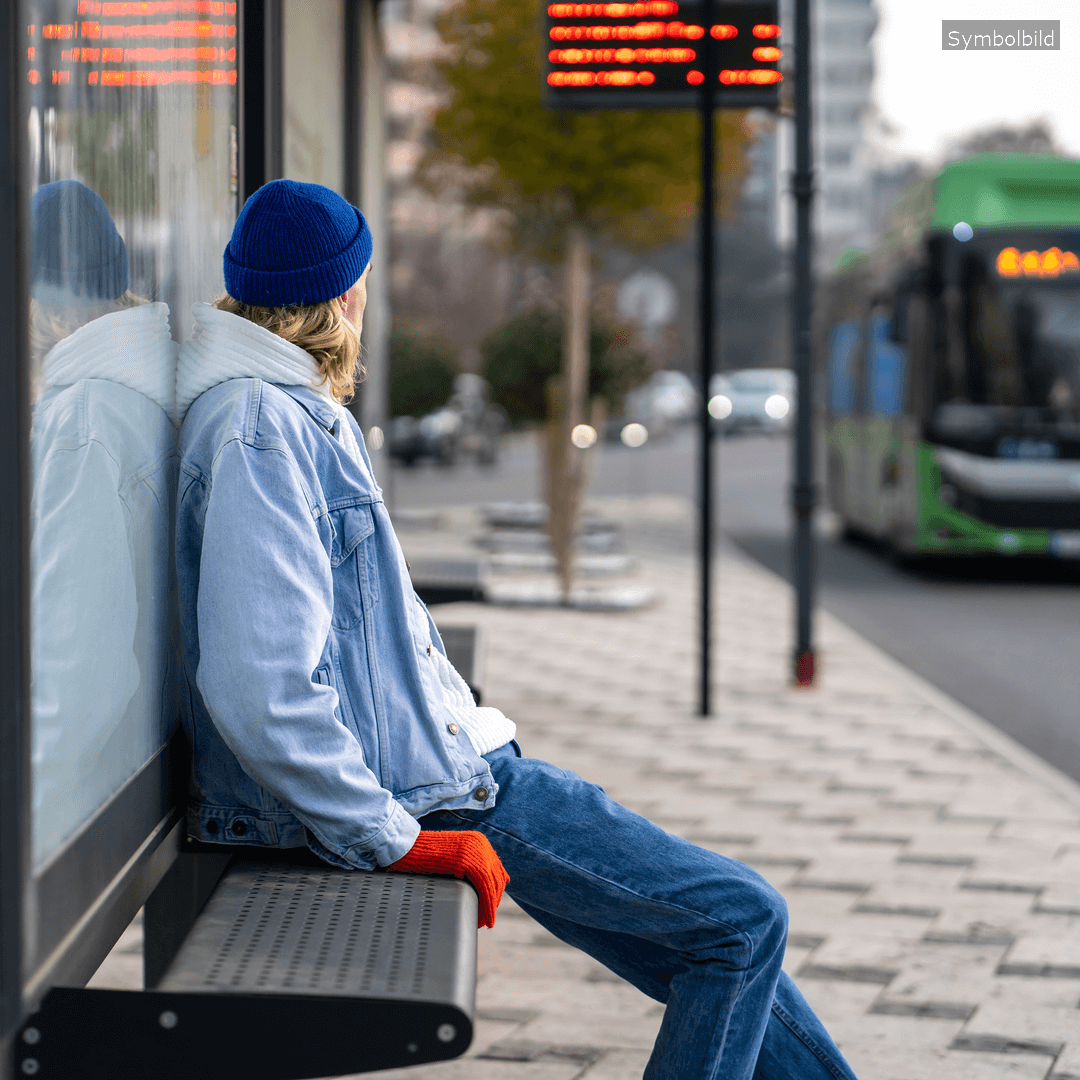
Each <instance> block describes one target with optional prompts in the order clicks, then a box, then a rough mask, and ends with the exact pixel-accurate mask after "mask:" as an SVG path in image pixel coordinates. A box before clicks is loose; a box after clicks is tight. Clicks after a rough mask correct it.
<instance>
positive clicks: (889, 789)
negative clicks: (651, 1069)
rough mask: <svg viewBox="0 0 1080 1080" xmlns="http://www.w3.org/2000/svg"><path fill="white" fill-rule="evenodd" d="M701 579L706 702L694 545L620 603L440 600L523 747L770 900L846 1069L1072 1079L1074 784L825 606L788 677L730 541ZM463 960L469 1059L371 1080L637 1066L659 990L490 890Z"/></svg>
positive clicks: (1076, 884) (772, 615) (791, 957)
mask: <svg viewBox="0 0 1080 1080" xmlns="http://www.w3.org/2000/svg"><path fill="white" fill-rule="evenodd" d="M403 540H404V543H405V547H406V551H407V552H411V551H424V550H425V549H428V550H431V549H432V548H433V547H434V546H437V545H442V546H443V548H444V549H445V546H446V545H447V543H448V542H449V538H448V537H447V535H446V534H445V533H443V535H441V536H431V535H429V536H419V535H410V534H409V533H407V532H406V533H405V534H404V536H403ZM718 571H719V572H718V578H719V582H718V591H717V599H718V615H717V632H716V642H717V652H718V663H717V668H716V705H717V716H716V717H715V718H713V719H710V720H701V719H699V718H697V717H696V716H694V715H693V708H694V692H695V691H694V688H695V686H696V682H695V656H696V646H695V606H694V605H695V600H694V595H695V594H694V567H693V564H692V562H691V560H690V559H689V558H687V559H682V560H680V559H675V558H666V559H661V558H650V557H649V556H648V555H647V554H646V556H645V557H644V558H643V559H642V560H641V566H640V569H639V572H638V574H637V575H636V577H635V580H636V581H638V582H644V583H648V584H651V585H653V586H655V588H656V590H657V594H658V598H659V599H658V602H657V603H656V604H655V605H654V606H653V607H651V608H649V609H648V610H644V611H640V612H637V613H634V614H618V615H612V614H597V613H591V612H573V611H565V610H531V611H530V610H522V609H511V608H504V609H499V608H492V607H487V606H482V605H473V604H455V605H445V606H440V607H439V608H438V609H437V610H436V614H437V618H438V621H439V622H440V623H441V624H444V625H450V624H455V623H457V624H475V625H478V626H480V627H481V628H482V630H483V632H484V638H485V641H486V665H485V672H484V676H483V685H484V690H485V700H486V701H487V702H488V703H490V704H494V705H497V706H498V707H500V708H501V709H503V710H504V711H505V712H506V713H507V714H508V715H509V716H511V717H512V718H513V719H514V720H515V721H516V722H517V724H518V730H519V740H520V742H521V744H522V746H523V749H524V751H525V753H526V754H528V755H530V756H534V757H542V758H546V759H547V760H549V761H552V762H554V763H555V764H557V765H560V766H562V767H565V768H568V769H573V770H574V771H576V772H578V773H581V774H582V775H584V776H585V777H587V778H588V779H590V780H593V781H595V782H596V783H599V784H601V785H602V786H603V787H604V788H605V790H606V791H607V792H608V793H609V794H610V795H612V796H613V797H614V798H616V799H618V800H619V801H621V802H622V803H624V804H625V805H627V806H629V807H631V808H632V809H634V810H636V811H638V812H639V813H642V814H644V815H646V816H647V817H649V818H650V819H652V820H653V821H655V822H657V823H658V824H660V825H662V826H663V827H664V828H666V829H668V830H669V831H672V832H675V833H678V834H680V835H682V836H685V837H686V838H688V839H690V840H693V841H694V842H696V843H699V844H702V845H703V846H705V847H708V848H711V849H713V850H715V851H718V852H721V853H722V854H724V855H728V856H730V857H732V858H736V859H739V860H741V861H743V862H746V863H748V864H749V865H750V866H752V867H754V869H756V870H758V871H759V872H760V873H761V874H762V875H764V876H765V877H766V878H767V879H768V880H769V881H770V882H772V884H773V885H775V886H776V887H777V888H778V889H779V890H780V891H781V892H782V893H783V894H784V896H785V898H786V899H787V901H788V905H789V910H790V916H791V932H790V939H789V946H788V953H787V961H786V965H785V966H786V968H787V970H788V971H789V972H790V973H791V974H792V975H793V976H794V977H795V979H796V981H797V982H798V984H799V986H800V988H801V989H802V990H803V992H804V993H805V994H806V996H807V997H808V999H809V1000H810V1002H811V1003H812V1004H813V1006H814V1007H815V1008H816V1009H817V1010H818V1012H819V1014H820V1015H821V1016H822V1018H823V1019H824V1020H825V1021H826V1023H827V1025H828V1027H829V1029H830V1031H831V1032H832V1033H833V1035H834V1037H835V1038H836V1040H837V1042H838V1043H839V1045H840V1046H841V1048H842V1049H843V1051H844V1053H845V1054H846V1055H847V1056H848V1058H849V1060H850V1061H851V1063H852V1066H853V1068H854V1069H855V1070H856V1072H857V1074H858V1075H859V1077H860V1078H861V1080H930V1078H937V1077H948V1078H950V1080H999V1078H1000V1080H1005V1078H1009V1080H1028V1078H1030V1080H1080V786H1077V785H1075V784H1074V783H1073V782H1072V781H1071V780H1069V779H1067V778H1065V777H1064V776H1062V775H1061V774H1059V773H1057V772H1056V771H1055V770H1053V769H1051V768H1050V767H1048V766H1046V765H1045V764H1043V763H1042V762H1040V761H1039V760H1038V759H1036V758H1034V757H1033V756H1032V755H1031V754H1029V753H1028V752H1027V751H1025V750H1023V748H1021V747H1019V746H1018V745H1017V744H1015V743H1013V742H1012V741H1011V740H1009V739H1007V738H1006V737H1004V736H1003V735H1001V734H1000V733H998V732H997V731H996V730H995V729H993V728H991V727H990V726H989V725H988V724H986V723H985V722H983V721H981V720H980V719H979V718H977V717H974V716H973V715H972V714H970V713H968V712H967V711H966V710H964V709H963V708H962V707H961V706H959V705H958V704H956V703H955V702H953V701H951V700H950V699H948V698H946V697H945V696H944V695H942V694H941V693H940V692H938V691H937V690H935V689H934V688H933V687H930V686H929V685H927V684H926V683H924V682H922V681H921V680H920V679H918V678H917V677H916V676H914V675H912V674H911V673H909V672H907V671H905V670H904V669H903V668H901V667H900V666H899V665H898V664H896V663H895V662H894V661H892V660H891V659H890V658H888V657H887V656H885V655H884V654H882V653H881V652H880V651H879V650H877V649H876V648H875V647H874V646H872V645H870V644H869V643H868V642H866V641H865V640H864V639H862V638H860V637H859V636H858V635H857V634H855V633H854V632H853V631H851V630H850V629H848V628H847V627H845V626H843V625H842V624H840V623H839V622H838V621H836V620H835V619H833V618H831V617H829V616H828V615H827V614H825V613H822V614H820V615H819V616H818V623H817V627H818V640H819V646H820V649H821V680H820V686H819V687H818V688H817V689H815V690H813V691H800V690H795V689H793V688H791V687H790V686H788V685H787V683H786V679H785V675H786V672H787V670H788V663H789V649H790V644H789V642H790V626H791V614H790V612H791V595H790V590H789V588H788V586H787V585H786V584H785V583H784V582H782V581H781V580H780V579H778V578H776V577H774V576H773V575H771V574H770V573H768V572H767V571H765V570H764V569H762V568H761V567H760V566H758V565H757V564H755V563H752V562H750V561H749V560H748V559H746V558H745V557H744V556H742V555H741V554H740V553H738V552H737V551H736V550H734V549H731V548H724V549H723V550H722V551H721V554H720V557H719V560H718ZM479 964H480V967H479V974H480V981H479V985H478V1009H479V1020H478V1024H477V1032H476V1038H475V1041H474V1044H473V1047H472V1048H471V1050H470V1051H469V1055H468V1056H467V1057H466V1058H464V1059H461V1060H459V1061H456V1062H450V1063H447V1064H445V1065H436V1066H427V1067H423V1068H416V1069H404V1070H399V1071H394V1072H390V1073H387V1074H385V1075H386V1076H387V1077H388V1080H389V1078H396V1080H405V1078H407V1077H408V1078H415V1080H420V1078H428V1080H457V1078H462V1080H464V1078H466V1077H467V1078H469V1080H486V1078H488V1077H492V1078H494V1077H499V1078H504V1080H517V1078H520V1080H533V1078H536V1080H541V1078H542V1080H571V1078H574V1080H632V1078H633V1080H636V1078H640V1076H641V1075H642V1071H643V1069H644V1067H645V1062H646V1061H647V1059H648V1050H649V1047H650V1045H651V1043H652V1039H653V1038H654V1036H655V1034H656V1031H657V1029H658V1027H659V1023H660V1020H661V1016H662V1008H661V1007H660V1006H659V1005H657V1004H656V1003H655V1002H653V1001H651V1000H650V999H649V998H647V997H645V996H644V995H643V994H641V993H639V992H638V991H637V990H635V989H634V988H632V987H631V986H629V985H628V984H626V983H624V982H622V981H621V980H619V979H618V978H617V977H616V976H614V975H612V974H610V973H609V972H607V971H606V969H604V968H603V967H601V966H600V965H599V964H597V963H595V962H594V961H592V960H591V959H589V958H588V957H586V956H584V955H583V954H581V953H579V952H577V951H575V950H573V949H571V948H568V947H566V946H563V945H561V944H560V943H559V942H558V941H557V940H556V939H554V938H553V937H552V936H551V935H550V934H548V933H547V932H546V931H545V930H543V929H542V928H540V927H539V926H538V925H537V924H536V923H534V922H532V920H530V919H529V918H528V917H527V916H526V915H525V914H524V913H523V912H522V911H521V910H520V909H518V908H517V907H516V906H515V905H514V904H513V903H512V902H511V901H508V900H504V902H503V905H502V907H501V908H500V910H499V915H498V919H497V921H496V925H495V928H494V930H485V931H482V932H481V935H480V960H479Z"/></svg>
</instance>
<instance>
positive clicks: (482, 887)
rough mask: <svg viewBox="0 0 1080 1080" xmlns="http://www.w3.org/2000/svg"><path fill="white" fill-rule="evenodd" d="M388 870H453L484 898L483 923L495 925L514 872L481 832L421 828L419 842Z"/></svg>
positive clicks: (480, 922) (481, 924)
mask: <svg viewBox="0 0 1080 1080" xmlns="http://www.w3.org/2000/svg"><path fill="white" fill-rule="evenodd" d="M386 869H387V870H403V871H404V872H405V873H407V874H453V875H454V877H459V878H465V880H466V881H468V883H469V884H470V885H471V886H472V887H473V888H474V889H475V890H476V895H477V896H478V897H479V899H480V910H479V921H478V925H479V926H494V925H495V909H496V908H497V907H498V906H499V901H500V900H501V899H502V894H503V889H505V888H506V886H507V884H508V882H509V881H510V875H509V874H508V873H507V872H506V871H505V870H504V869H503V864H502V863H501V862H499V856H498V855H496V854H495V849H494V848H493V847H492V846H491V845H490V844H489V843H488V841H487V837H486V836H484V835H483V833H478V832H429V831H426V830H425V831H424V832H421V833H420V835H419V836H418V837H417V838H416V842H415V843H414V844H413V846H412V847H411V848H410V849H409V851H408V852H407V853H406V854H405V855H403V856H402V857H401V858H400V859H398V861H397V862H396V863H391V865H390V866H388V867H387V868H386Z"/></svg>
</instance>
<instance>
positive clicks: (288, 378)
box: [176, 304, 336, 429]
mask: <svg viewBox="0 0 1080 1080" xmlns="http://www.w3.org/2000/svg"><path fill="white" fill-rule="evenodd" d="M191 314H192V316H193V317H194V319H195V329H194V331H193V333H192V335H191V337H190V338H189V339H188V340H187V341H185V342H184V344H183V345H182V346H181V347H180V360H179V362H178V364H177V368H176V410H177V414H178V416H179V418H180V419H181V420H183V418H184V416H185V415H186V414H187V411H188V409H189V408H190V407H191V404H192V402H194V401H195V399H196V398H197V397H199V396H200V395H202V394H204V393H205V392H206V391H207V390H209V389H210V388H211V387H212V386H217V385H218V383H223V382H227V381H228V380H229V379H263V380H264V381H266V382H269V383H274V384H276V385H277V386H280V387H282V388H288V393H289V394H290V396H292V397H293V398H295V400H296V401H297V402H298V403H299V404H301V405H302V406H303V407H304V408H305V409H306V410H307V411H308V412H309V413H311V415H312V416H314V417H315V418H316V420H318V422H319V423H320V424H322V426H323V427H325V428H327V429H329V428H332V427H333V426H334V422H335V419H336V413H335V411H334V408H333V406H332V405H331V404H330V402H329V401H327V400H326V398H324V397H322V396H321V395H320V394H319V393H318V392H317V391H316V390H315V386H316V385H317V384H318V383H319V382H320V381H321V379H322V376H321V374H320V372H319V368H318V365H317V364H316V363H315V361H314V359H313V358H312V357H311V355H310V354H309V353H306V352H305V351H304V350H303V349H301V348H300V346H299V345H293V344H292V342H289V341H285V340H284V339H283V338H279V337H278V336H277V334H273V333H271V332H270V331H269V330H267V329H266V328H265V327H262V326H256V325H255V323H253V322H249V321H248V320H247V319H242V318H241V317H240V316H239V315H233V314H231V313H230V312H228V311H221V310H219V309H218V308H215V307H211V306H210V305H209V304H194V305H192V308H191Z"/></svg>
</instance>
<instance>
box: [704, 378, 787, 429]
mask: <svg viewBox="0 0 1080 1080" xmlns="http://www.w3.org/2000/svg"><path fill="white" fill-rule="evenodd" d="M709 389H710V391H711V394H710V397H709V413H710V415H711V416H712V417H713V419H714V420H715V421H716V423H717V426H718V427H719V428H720V430H721V431H723V432H725V433H734V432H750V431H758V432H766V433H771V434H780V433H783V432H787V431H790V430H791V427H792V424H793V423H794V421H795V389H796V386H795V373H794V372H792V371H789V370H788V369H787V368H745V369H743V370H741V371H729V372H727V373H725V374H723V375H714V376H713V377H712V380H711V382H710V386H709Z"/></svg>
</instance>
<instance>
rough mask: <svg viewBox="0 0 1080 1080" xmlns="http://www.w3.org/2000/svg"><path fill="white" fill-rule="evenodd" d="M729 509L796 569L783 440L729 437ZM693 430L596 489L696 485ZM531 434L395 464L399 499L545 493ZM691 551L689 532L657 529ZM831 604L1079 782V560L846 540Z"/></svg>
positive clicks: (623, 459)
mask: <svg viewBox="0 0 1080 1080" xmlns="http://www.w3.org/2000/svg"><path fill="white" fill-rule="evenodd" d="M719 461H720V466H719V469H718V474H719V483H718V486H719V503H718V506H719V521H720V525H721V528H722V529H723V531H724V532H725V533H726V534H727V535H728V536H729V537H730V538H731V539H732V540H734V541H735V542H736V543H737V544H738V545H739V546H740V547H741V548H742V549H743V550H744V551H746V552H747V553H748V554H749V555H751V556H752V557H753V558H755V559H757V560H758V561H760V562H761V563H763V564H764V565H765V566H767V567H769V568H770V569H771V570H774V571H775V572H777V573H779V574H781V575H782V576H784V577H790V560H789V557H788V552H789V540H788V517H787V511H786V492H787V487H788V477H789V461H790V445H789V443H788V442H787V440H785V439H775V438H767V437H744V438H732V439H725V440H724V441H723V442H722V443H721V444H720V447H719ZM695 462H696V456H695V443H694V438H693V433H692V432H690V431H682V432H680V433H677V434H676V435H675V436H673V437H671V438H668V439H666V440H663V441H661V440H654V441H650V442H649V443H647V444H646V445H645V446H644V447H642V448H640V449H638V450H629V449H626V448H625V447H622V446H621V445H619V444H616V445H614V446H604V447H602V448H601V450H600V453H599V454H598V460H597V463H596V467H595V472H594V477H593V482H592V491H593V492H594V493H595V494H597V495H643V494H656V493H670V494H674V495H680V496H684V497H686V498H692V497H693V491H694V476H695ZM539 491H540V481H539V461H538V458H537V453H536V449H535V446H534V444H532V443H531V442H528V441H521V442H517V443H515V444H513V445H512V446H510V447H509V449H508V452H507V453H506V454H505V455H504V457H503V459H502V461H501V462H500V464H499V466H498V467H496V468H495V469H491V470H481V469H479V468H477V467H475V466H472V465H464V466H460V467H458V468H456V469H453V470H442V469H437V468H434V467H424V466H421V467H419V468H418V469H415V470H401V469H398V470H395V473H394V482H393V490H392V496H393V499H394V501H395V502H396V503H397V505H398V506H436V505H447V504H451V503H456V502H470V503H475V502H485V501H496V500H503V499H523V498H524V499H529V498H537V497H538V495H539ZM649 542H650V544H651V545H655V544H662V545H667V546H669V547H670V548H672V549H674V550H683V551H690V550H692V548H693V537H692V535H691V533H690V532H689V531H679V530H674V531H673V530H668V531H667V532H665V533H664V534H662V535H655V536H650V537H649ZM819 586H820V592H819V599H820V603H821V604H822V606H823V607H825V608H826V609H828V610H829V611H831V612H832V613H833V614H835V615H836V616H838V617H839V618H840V619H842V620H843V621H844V622H846V623H847V624H848V625H849V626H851V627H853V628H854V629H856V630H858V631H859V632H860V633H862V634H864V635H865V636H866V637H867V638H869V639H870V640H871V641H873V642H874V643H875V644H877V645H878V646H880V647H881V648H882V649H884V650H885V651H886V652H888V653H890V654H891V655H892V656H894V657H895V658H896V659H897V660H899V661H900V662H901V663H903V664H905V665H907V666H908V667H909V668H911V669H912V670H914V671H916V672H918V673H919V674H920V675H921V676H923V677H924V678H925V679H927V680H928V681H930V682H932V683H934V684H935V685H937V686H938V687H940V688H941V689H942V690H944V691H945V692H947V693H948V694H951V695H952V696H953V697H954V698H956V699H957V700H958V701H961V702H963V703H964V704H965V705H967V706H968V707H969V708H971V709H972V710H974V711H975V712H977V713H978V714H980V715H981V716H983V717H985V718H986V719H987V720H989V721H990V722H991V723H993V724H995V725H996V726H997V727H999V728H1000V729H1001V730H1002V731H1005V732H1007V733H1008V734H1010V735H1012V736H1013V737H1014V738H1016V739H1017V740H1018V741H1020V742H1021V743H1023V744H1024V745H1025V746H1027V747H1028V748H1029V749H1030V750H1032V751H1034V752H1035V753H1037V754H1039V755H1040V756H1041V757H1043V758H1044V759H1045V760H1047V761H1049V762H1052V763H1053V764H1054V765H1056V766H1057V767H1058V768H1059V769H1061V770H1063V771H1064V772H1066V773H1068V774H1069V775H1071V776H1073V777H1075V778H1076V779H1078V780H1080V707H1078V702H1077V698H1078V689H1080V633H1078V627H1080V572H1078V571H1076V570H1074V569H1073V568H1072V567H1070V566H1068V565H1065V564H1061V563H1039V564H1034V565H1032V564H1026V565H1025V564H1020V563H1017V562H1010V561H1006V560H988V561H978V562H973V563H963V564H959V565H956V564H948V563H946V564H937V565H929V566H923V567H920V568H918V569H908V568H900V567H898V566H896V565H895V564H894V563H893V562H892V561H891V560H890V559H889V558H888V555H887V554H886V553H884V552H880V551H877V550H875V549H873V548H871V547H868V546H860V545H856V544H852V543H850V542H844V541H841V540H839V539H834V540H828V539H827V540H823V541H822V543H821V545H820V550H819Z"/></svg>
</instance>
